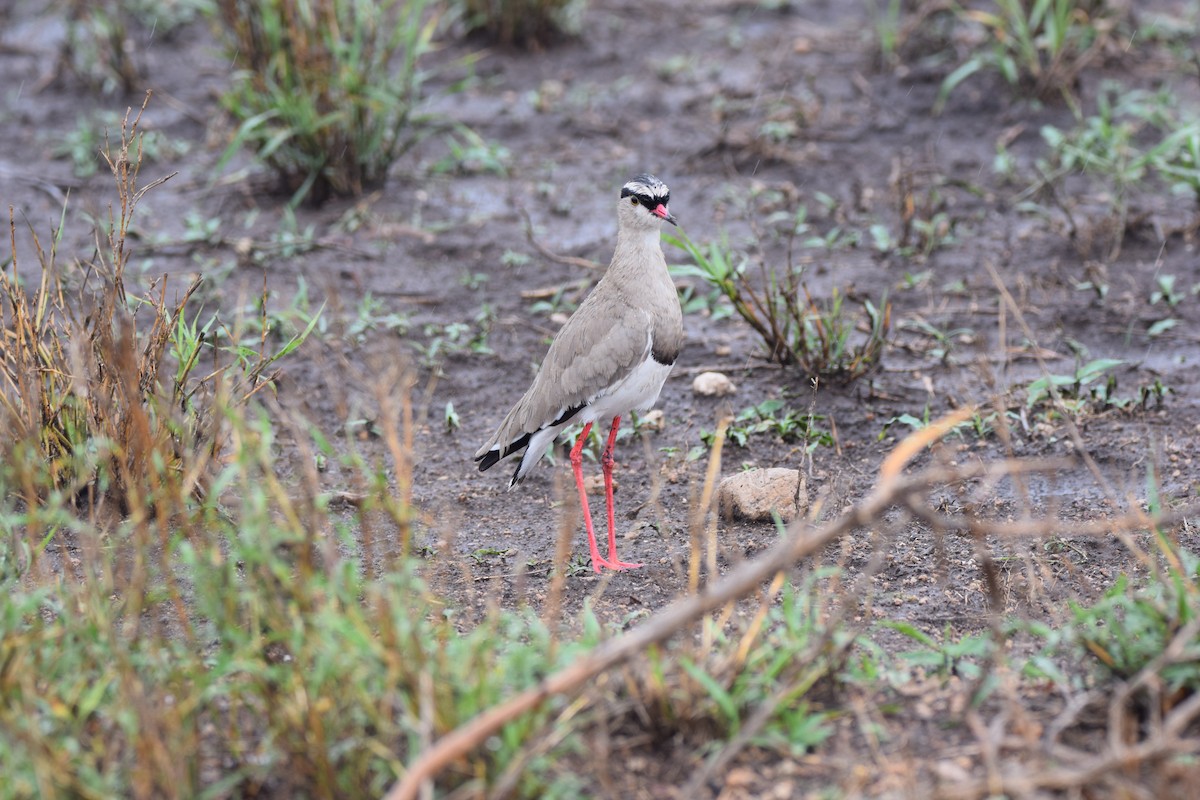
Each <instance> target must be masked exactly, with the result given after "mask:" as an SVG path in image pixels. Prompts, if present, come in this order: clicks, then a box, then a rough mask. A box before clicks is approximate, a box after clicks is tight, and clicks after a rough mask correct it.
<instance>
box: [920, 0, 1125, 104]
mask: <svg viewBox="0 0 1200 800" xmlns="http://www.w3.org/2000/svg"><path fill="white" fill-rule="evenodd" d="M992 5H993V6H994V9H993V10H983V9H979V8H966V7H963V6H959V5H957V4H955V8H954V15H955V19H956V22H957V23H958V24H960V25H962V26H963V27H964V28H965V30H966V31H967V32H968V34H969V35H968V36H967V37H966V38H968V40H969V41H971V42H972V44H971V49H970V51H969V54H968V55H967V56H966V58H965V59H963V60H962V61H961V63H959V65H958V66H957V67H956V68H955V69H954V71H952V72H951V73H950V74H949V75H947V76H946V78H945V79H944V80H943V81H942V85H941V88H940V89H939V90H938V96H937V101H936V102H935V103H934V113H935V114H940V113H941V111H942V109H943V108H945V105H946V101H947V100H949V98H950V95H951V94H952V93H953V92H954V90H955V89H956V88H958V87H959V86H960V85H961V84H962V83H964V82H965V81H966V80H967V79H968V78H970V77H972V76H973V75H976V74H978V73H981V72H996V73H999V74H1000V75H1001V76H1002V77H1003V78H1004V81H1005V83H1007V84H1008V85H1009V86H1010V87H1011V88H1012V89H1013V90H1014V91H1020V92H1022V93H1025V94H1028V95H1032V96H1033V97H1036V98H1039V99H1043V100H1044V99H1048V98H1050V97H1053V96H1056V95H1063V96H1068V97H1069V96H1071V95H1072V94H1073V93H1074V87H1075V84H1076V82H1077V81H1078V78H1079V75H1080V73H1082V72H1083V70H1084V69H1085V68H1087V66H1088V65H1089V64H1091V63H1092V62H1093V61H1094V60H1095V59H1096V58H1097V57H1098V56H1099V55H1100V53H1101V52H1102V51H1103V49H1104V47H1105V46H1106V45H1107V44H1108V43H1109V42H1110V41H1111V40H1112V33H1113V31H1114V30H1115V28H1116V23H1117V20H1118V11H1117V9H1115V8H1114V7H1112V6H1110V4H1109V3H1108V2H1107V0H995V2H994V3H993V4H992Z"/></svg>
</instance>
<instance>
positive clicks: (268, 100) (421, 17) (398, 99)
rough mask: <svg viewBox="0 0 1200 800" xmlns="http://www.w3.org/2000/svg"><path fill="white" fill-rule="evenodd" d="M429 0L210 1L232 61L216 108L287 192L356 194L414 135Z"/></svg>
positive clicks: (424, 120)
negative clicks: (230, 78)
mask: <svg viewBox="0 0 1200 800" xmlns="http://www.w3.org/2000/svg"><path fill="white" fill-rule="evenodd" d="M433 9H434V4H433V3H431V2H430V1H429V0H382V2H376V1H375V0H323V1H322V2H317V3H308V2H297V0H268V2H251V0H217V18H218V20H219V21H220V23H221V32H222V35H223V38H224V41H225V48H226V51H227V53H228V55H229V57H230V59H231V60H232V61H233V63H234V64H235V65H236V67H237V70H238V72H237V74H236V76H235V79H234V85H233V87H232V88H231V89H230V90H229V91H228V92H226V93H225V95H224V98H223V103H224V105H225V108H226V109H228V111H229V112H230V113H231V114H232V115H233V117H234V119H236V120H237V121H238V123H239V127H238V131H237V135H236V136H235V137H234V141H233V142H232V143H231V144H230V147H229V149H228V150H227V151H226V153H225V156H224V158H223V159H222V161H223V162H224V161H227V160H228V159H229V158H230V157H231V156H232V154H233V152H234V151H235V150H236V149H237V147H239V146H241V145H243V144H248V145H249V146H250V147H251V148H252V149H253V150H254V152H255V154H256V155H257V157H258V158H259V159H260V160H262V161H263V162H264V163H266V164H267V165H268V166H269V167H270V168H271V169H272V170H273V171H274V172H275V174H276V175H277V176H278V177H279V179H280V182H281V185H282V188H283V189H284V190H285V191H287V192H289V193H291V194H292V197H293V201H294V202H299V201H301V200H305V199H306V200H308V201H310V202H312V203H314V204H319V203H321V202H323V201H324V200H326V199H327V198H328V197H330V196H332V195H343V196H344V195H360V194H362V193H363V192H364V191H365V190H369V189H371V188H375V187H377V186H379V185H381V184H382V183H383V182H384V179H385V178H386V177H387V171H388V168H389V167H390V166H391V165H392V164H393V163H395V162H396V161H397V160H398V159H399V158H400V157H401V156H403V155H404V154H405V153H406V152H407V151H408V150H409V149H410V148H411V147H412V146H413V145H414V144H415V143H416V142H417V141H418V139H419V137H420V136H421V134H422V133H423V131H424V129H425V128H426V126H427V124H428V123H429V118H428V116H427V115H425V114H423V113H422V112H421V111H420V105H421V102H422V101H423V99H424V83H425V81H426V79H427V78H428V75H429V73H428V72H427V71H426V70H424V69H422V68H420V66H419V63H420V61H421V58H422V57H423V56H424V55H426V54H427V53H428V52H429V51H430V50H431V48H432V38H433V33H434V30H435V28H436V26H437V22H438V16H437V14H436V13H435V12H434V11H433Z"/></svg>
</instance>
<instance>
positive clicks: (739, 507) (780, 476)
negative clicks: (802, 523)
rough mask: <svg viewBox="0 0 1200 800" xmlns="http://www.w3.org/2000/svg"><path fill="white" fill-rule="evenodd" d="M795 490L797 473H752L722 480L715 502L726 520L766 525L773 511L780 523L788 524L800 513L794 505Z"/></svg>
mask: <svg viewBox="0 0 1200 800" xmlns="http://www.w3.org/2000/svg"><path fill="white" fill-rule="evenodd" d="M799 486H800V472H799V470H794V469H783V468H780V467H772V468H770V469H752V470H747V471H746V472H739V473H738V474H737V475H730V476H729V477H727V478H725V479H724V480H722V481H721V484H720V486H718V487H717V502H718V503H719V504H720V507H721V515H722V516H723V517H725V518H726V519H748V520H752V521H769V520H770V519H771V518H772V516H771V512H772V511H777V512H779V516H780V518H782V519H783V521H784V522H790V521H792V520H793V519H795V517H796V515H797V514H798V513H799V512H800V509H799V508H798V507H797V504H796V492H797V490H798V488H799Z"/></svg>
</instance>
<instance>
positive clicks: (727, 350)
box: [713, 344, 733, 358]
mask: <svg viewBox="0 0 1200 800" xmlns="http://www.w3.org/2000/svg"><path fill="white" fill-rule="evenodd" d="M732 353H733V348H732V347H730V346H729V345H727V344H719V345H717V346H716V347H714V348H713V354H714V355H716V356H718V357H719V358H724V357H725V356H727V355H730V354H732Z"/></svg>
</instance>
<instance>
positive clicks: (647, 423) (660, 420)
mask: <svg viewBox="0 0 1200 800" xmlns="http://www.w3.org/2000/svg"><path fill="white" fill-rule="evenodd" d="M666 425H667V417H666V415H665V414H663V412H662V409H661V408H655V409H651V410H650V411H647V412H646V413H645V414H643V415H642V416H640V417H638V427H639V428H647V429H649V430H652V431H661V430H662V429H663V428H665V427H666Z"/></svg>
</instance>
